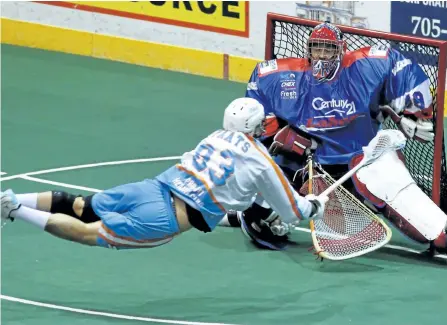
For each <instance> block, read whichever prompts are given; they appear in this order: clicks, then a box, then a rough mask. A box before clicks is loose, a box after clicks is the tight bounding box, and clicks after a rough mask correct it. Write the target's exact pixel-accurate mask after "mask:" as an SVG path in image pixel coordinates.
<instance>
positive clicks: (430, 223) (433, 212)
mask: <svg viewBox="0 0 447 325" xmlns="http://www.w3.org/2000/svg"><path fill="white" fill-rule="evenodd" d="M357 177H358V180H359V181H360V182H362V183H363V184H365V185H366V187H367V189H368V190H369V191H370V192H371V193H372V194H373V195H374V196H376V197H378V198H379V199H381V200H383V201H384V202H386V203H387V205H388V206H389V208H391V209H392V210H394V212H393V213H396V214H397V215H399V216H401V217H402V218H403V219H405V220H406V221H407V222H408V223H409V225H411V226H412V227H413V228H414V229H415V230H416V231H417V232H419V233H420V234H421V235H422V236H423V237H424V238H425V239H427V240H430V241H431V240H434V239H436V238H437V237H438V236H439V235H440V234H441V233H442V232H443V231H444V228H445V225H446V222H447V215H445V214H444V212H442V210H441V209H440V208H439V207H438V206H437V205H436V204H435V203H434V202H433V201H432V200H431V199H430V198H429V197H428V196H427V195H426V194H425V193H424V192H423V191H422V190H421V189H420V188H419V187H418V186H417V184H416V183H415V182H414V180H413V178H412V177H411V175H410V173H409V172H408V170H407V168H406V167H405V165H404V164H403V163H402V161H400V160H399V158H398V155H397V153H396V152H394V151H391V152H388V153H386V154H385V155H383V156H382V157H380V158H379V159H378V160H376V161H375V162H374V163H372V164H371V165H369V166H366V167H364V168H362V169H360V170H359V171H358V172H357ZM390 211H391V210H390ZM396 221H397V220H396ZM414 237H416V238H419V235H414ZM418 241H419V240H418Z"/></svg>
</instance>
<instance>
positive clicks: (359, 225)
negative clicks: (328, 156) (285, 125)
mask: <svg viewBox="0 0 447 325" xmlns="http://www.w3.org/2000/svg"><path fill="white" fill-rule="evenodd" d="M405 142H406V138H405V136H404V135H403V134H402V133H401V132H400V131H398V130H383V131H379V132H378V134H377V136H376V137H375V138H374V139H373V140H371V142H370V143H369V144H368V146H366V147H364V148H363V151H364V157H363V159H362V161H361V162H360V163H359V164H358V165H357V166H356V167H355V168H353V169H352V170H350V171H349V172H348V173H346V174H345V175H344V176H343V177H342V178H340V179H339V180H338V181H335V180H334V179H333V178H332V177H331V176H330V175H329V174H327V173H326V172H325V171H324V170H322V169H321V168H320V169H319V172H318V173H316V175H314V168H313V165H312V161H311V159H309V161H308V167H309V180H308V183H307V184H304V185H303V187H302V190H301V191H300V192H302V193H303V192H304V193H306V192H307V193H313V194H315V195H319V196H320V197H321V198H327V203H326V205H325V214H324V216H323V218H321V219H317V220H310V229H311V235H312V241H313V244H314V248H315V250H316V254H317V255H318V256H320V257H322V258H327V259H331V260H344V259H348V258H353V257H357V256H360V255H363V254H366V253H368V252H371V251H374V250H376V249H378V248H380V247H382V246H384V245H385V244H386V243H388V242H389V240H390V239H391V236H392V232H391V229H390V228H389V227H388V226H387V225H386V224H385V223H384V222H383V220H382V219H380V218H379V217H378V216H376V215H375V214H374V213H373V212H372V211H371V210H370V209H368V208H367V207H366V206H365V205H364V204H363V203H361V202H360V201H359V200H358V199H357V198H356V197H355V196H354V195H352V194H351V193H350V192H349V191H347V190H346V189H345V188H344V187H343V186H341V185H342V184H343V183H344V182H345V181H346V180H347V179H349V178H350V177H351V176H352V175H354V174H355V173H356V172H357V171H358V170H359V169H361V168H362V167H365V166H367V165H369V164H371V163H373V162H374V161H376V160H377V159H379V158H380V157H381V156H382V155H384V154H385V153H387V152H389V151H392V150H399V149H402V148H403V147H404V146H405ZM317 167H318V166H316V167H315V170H316V171H317Z"/></svg>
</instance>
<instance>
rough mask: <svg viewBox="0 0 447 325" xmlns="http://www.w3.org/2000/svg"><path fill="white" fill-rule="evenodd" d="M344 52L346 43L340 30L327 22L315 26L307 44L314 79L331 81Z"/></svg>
mask: <svg viewBox="0 0 447 325" xmlns="http://www.w3.org/2000/svg"><path fill="white" fill-rule="evenodd" d="M345 52H346V43H345V42H344V41H343V34H342V32H341V31H340V29H338V28H337V27H336V26H334V25H332V24H330V23H328V22H325V23H322V24H319V25H317V26H316V27H315V28H314V29H313V30H312V33H311V34H310V36H309V40H308V42H307V55H308V58H309V62H310V63H311V64H312V74H313V75H314V77H315V78H316V79H317V80H318V81H327V80H331V79H332V78H333V77H334V76H335V75H336V74H337V71H338V70H339V69H340V65H341V61H342V59H343V55H344V54H345Z"/></svg>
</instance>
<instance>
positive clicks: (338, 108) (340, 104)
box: [312, 97, 356, 116]
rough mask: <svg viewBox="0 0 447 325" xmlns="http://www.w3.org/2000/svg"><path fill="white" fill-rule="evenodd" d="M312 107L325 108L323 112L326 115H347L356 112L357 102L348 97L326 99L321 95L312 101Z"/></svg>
mask: <svg viewBox="0 0 447 325" xmlns="http://www.w3.org/2000/svg"><path fill="white" fill-rule="evenodd" d="M312 107H313V109H314V110H316V111H323V110H325V112H323V114H324V115H325V116H336V115H338V116H345V115H352V114H354V113H355V112H356V109H355V103H354V102H353V101H351V102H350V101H348V100H347V99H331V100H324V99H323V98H321V97H317V98H314V100H313V101H312ZM326 110H327V111H326Z"/></svg>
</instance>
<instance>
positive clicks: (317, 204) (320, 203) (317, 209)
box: [306, 194, 329, 219]
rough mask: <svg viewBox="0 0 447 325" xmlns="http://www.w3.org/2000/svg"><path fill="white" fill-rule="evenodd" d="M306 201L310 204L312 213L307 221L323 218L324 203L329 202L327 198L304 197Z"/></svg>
mask: <svg viewBox="0 0 447 325" xmlns="http://www.w3.org/2000/svg"><path fill="white" fill-rule="evenodd" d="M306 199H307V200H308V201H309V202H310V203H312V212H311V213H310V216H309V219H321V218H323V216H324V210H325V205H326V202H327V201H328V200H329V198H328V197H327V196H324V197H319V196H316V195H314V194H308V195H306Z"/></svg>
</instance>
